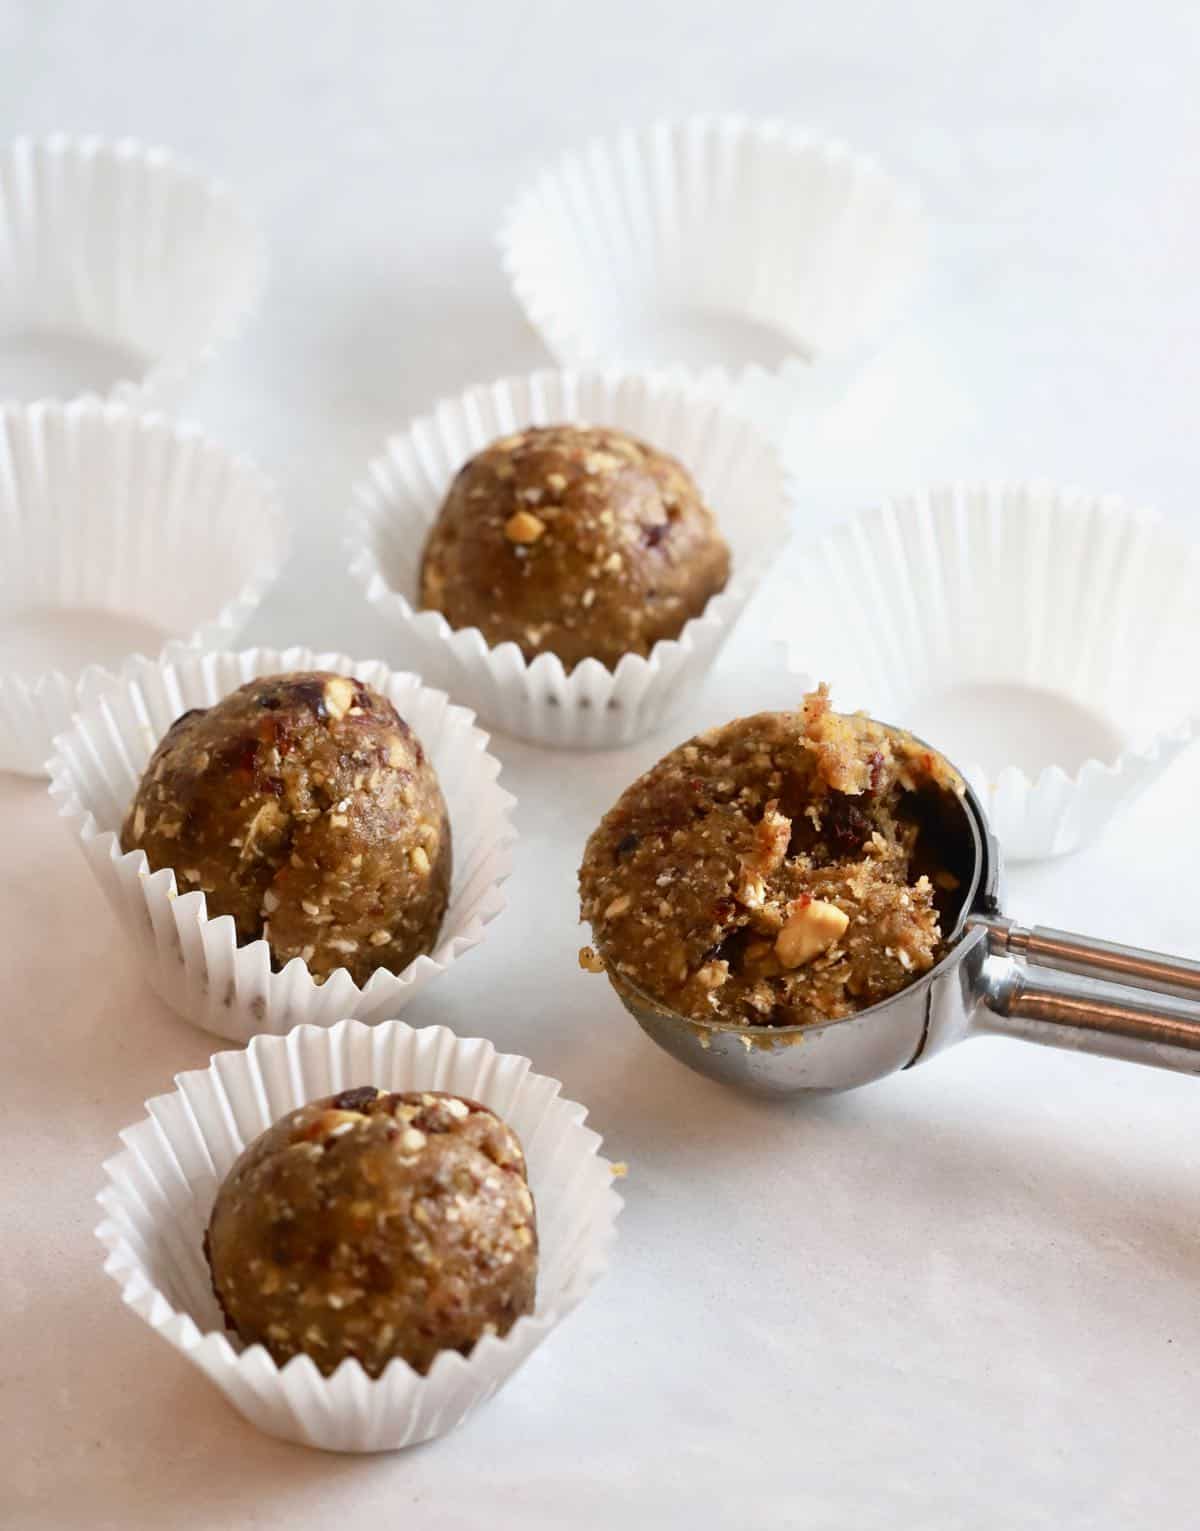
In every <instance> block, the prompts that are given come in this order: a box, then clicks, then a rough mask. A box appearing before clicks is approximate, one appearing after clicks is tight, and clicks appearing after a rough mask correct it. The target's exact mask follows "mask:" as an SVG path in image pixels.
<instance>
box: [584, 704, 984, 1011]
mask: <svg viewBox="0 0 1200 1531" xmlns="http://www.w3.org/2000/svg"><path fill="white" fill-rule="evenodd" d="M945 791H951V792H956V793H957V792H961V791H962V782H961V779H960V778H959V777H958V776H957V774H956V773H955V772H954V771H953V769H952V768H951V767H950V766H949V765H948V764H947V763H946V762H945V761H944V760H942V758H941V757H940V756H938V755H935V754H933V753H932V752H931V751H929V750H928V749H926V748H925V747H924V746H923V745H920V744H919V743H918V742H917V741H915V740H913V739H911V738H909V737H908V736H906V735H903V734H899V733H896V732H893V731H890V730H887V729H884V728H883V727H882V726H881V725H879V724H877V723H874V722H872V721H871V720H870V719H869V718H866V717H865V716H863V715H861V714H860V715H857V716H843V715H841V714H838V713H835V712H832V711H831V710H830V706H829V698H828V693H827V691H826V689H825V688H824V687H822V688H821V689H820V690H819V691H816V692H814V693H812V694H811V695H809V696H808V697H806V698H805V700H804V705H803V707H802V708H801V709H800V710H799V711H796V712H780V713H761V714H759V715H758V716H756V717H750V718H740V719H737V720H736V721H734V722H732V723H729V724H727V725H726V726H725V727H723V728H715V729H713V730H711V731H710V732H709V733H706V734H701V735H700V736H698V737H697V738H695V739H692V740H691V741H690V742H689V743H687V744H684V745H682V746H681V747H680V748H679V749H676V750H673V751H672V752H671V754H669V755H667V756H666V757H665V758H664V759H663V760H661V761H659V763H658V764H657V765H656V766H654V768H653V769H652V770H650V771H648V772H647V773H646V775H645V776H643V777H641V778H640V780H638V781H636V782H634V784H633V785H632V786H631V787H629V788H628V790H627V791H626V792H625V793H624V794H623V795H622V796H621V798H620V800H619V801H618V802H617V803H616V805H615V806H614V807H613V808H612V809H611V810H610V811H609V812H608V813H607V814H606V815H605V817H604V819H603V820H602V821H601V823H600V825H599V827H598V828H597V829H596V830H595V832H594V833H593V834H592V836H591V838H590V839H589V841H588V844H587V849H586V852H585V854H584V859H583V865H582V867H581V869H580V874H579V881H580V890H581V895H582V914H583V918H584V919H585V920H587V921H589V922H590V924H591V927H592V931H593V935H594V941H595V950H593V949H592V948H584V950H583V952H582V953H581V954H580V960H581V962H582V964H583V965H584V966H585V967H588V968H590V969H592V970H594V971H603V970H605V969H606V968H607V969H608V970H609V971H610V972H611V973H612V976H613V978H614V981H615V982H617V983H618V984H619V983H620V981H621V979H622V978H625V979H628V980H629V981H630V982H631V983H632V984H633V985H634V987H635V988H636V989H639V990H641V991H642V993H644V994H646V995H648V996H649V997H650V998H652V999H654V1000H656V1001H658V1002H660V1003H662V1004H664V1005H666V1006H668V1007H669V1008H670V1009H672V1010H675V1011H677V1012H679V1013H680V1014H683V1015H686V1016H689V1017H691V1018H694V1019H695V1020H698V1021H716V1022H723V1023H729V1024H740V1025H755V1026H796V1025H809V1024H813V1023H816V1022H820V1021H826V1020H835V1019H839V1018H841V1017H843V1016H847V1015H850V1014H852V1013H854V1012H855V1011H857V1010H862V1009H865V1008H866V1007H867V1006H868V1005H873V1004H875V1003H876V1002H877V1001H879V1000H882V999H886V998H887V997H888V996H889V995H892V994H895V993H896V992H897V991H898V990H900V989H902V988H903V987H904V986H905V985H906V984H908V983H910V982H911V981H912V980H913V979H914V978H915V977H917V976H918V975H919V974H921V973H924V972H926V971H928V969H929V968H930V967H932V966H933V964H934V962H935V961H936V960H937V959H938V957H939V955H940V948H941V927H940V919H939V913H938V908H937V904H936V899H937V895H938V890H939V888H940V889H942V890H943V891H944V890H946V889H949V888H952V887H953V886H955V885H956V879H955V877H954V876H953V874H951V873H950V872H949V871H948V870H947V869H946V868H945V867H944V866H939V865H937V864H932V865H929V866H922V867H920V868H918V866H917V864H916V863H917V861H918V859H920V858H919V856H918V849H919V848H918V838H919V835H920V815H919V813H918V812H917V807H918V805H919V803H920V801H921V798H922V795H923V794H926V793H929V792H945ZM922 855H923V852H922ZM935 884H936V886H935Z"/></svg>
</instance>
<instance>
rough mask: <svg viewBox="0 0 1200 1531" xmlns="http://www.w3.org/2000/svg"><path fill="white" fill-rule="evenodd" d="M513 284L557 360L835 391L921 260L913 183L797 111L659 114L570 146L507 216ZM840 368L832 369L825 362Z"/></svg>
mask: <svg viewBox="0 0 1200 1531" xmlns="http://www.w3.org/2000/svg"><path fill="white" fill-rule="evenodd" d="M499 242H500V249H501V256H502V259H503V263H504V266H505V269H506V271H507V273H508V276H509V280H510V282H511V284H512V288H513V292H514V293H515V295H516V297H517V299H518V301H519V302H520V304H521V305H522V307H523V308H524V310H525V312H526V314H527V316H528V317H529V320H530V322H531V323H532V324H533V326H534V327H535V328H536V329H537V331H538V333H539V334H540V335H541V337H542V339H543V341H544V342H545V344H546V345H547V346H548V348H549V349H550V351H551V353H552V354H553V356H554V357H555V359H556V360H557V361H558V362H559V363H560V364H561V365H563V366H570V367H595V366H606V365H615V364H621V365H629V366H664V365H671V364H674V363H680V364H683V365H685V366H688V367H691V368H694V369H697V370H701V371H705V370H706V371H709V372H710V373H711V372H713V371H715V372H717V373H719V374H722V375H724V376H725V377H726V378H728V379H729V381H730V382H731V383H734V384H737V383H741V382H745V381H748V380H752V379H753V377H754V375H755V374H760V375H761V374H762V373H763V372H764V371H765V372H766V373H768V374H770V375H771V376H773V377H777V378H779V379H782V380H784V381H786V384H787V389H786V391H787V392H788V393H789V394H794V396H795V398H796V400H797V401H798V402H800V401H803V402H809V403H811V402H814V401H819V400H821V399H823V398H824V397H825V396H826V395H827V394H831V395H833V396H836V393H837V391H838V390H839V389H840V387H841V386H842V384H843V383H844V380H845V376H846V375H848V372H847V363H848V361H849V360H850V359H852V358H854V357H855V355H856V354H857V353H860V352H861V351H862V350H863V349H864V348H865V347H866V346H867V345H868V344H869V343H870V342H872V341H873V340H874V339H876V338H877V337H878V336H879V334H880V333H881V332H882V331H883V330H884V329H885V328H886V326H887V325H888V324H889V322H890V321H891V320H892V319H893V317H894V316H895V314H896V313H897V311H898V310H899V308H900V307H901V304H902V301H903V298H904V296H905V294H906V293H907V292H908V290H909V288H910V287H911V285H912V283H913V280H914V278H915V275H916V273H917V271H918V270H919V268H920V265H921V263H922V260H923V255H924V247H925V238H924V231H923V224H922V220H921V215H920V210H919V206H918V202H917V199H916V197H915V196H914V195H913V194H912V193H911V192H910V191H908V190H907V189H905V188H903V187H901V186H899V185H898V184H897V183H896V182H895V181H894V180H893V179H892V178H891V176H889V175H888V174H887V173H886V172H885V171H884V170H883V169H881V168H880V166H879V165H878V164H876V162H875V161H874V160H872V159H869V158H867V157H866V156H864V155H861V154H856V153H854V152H852V151H851V150H850V149H848V148H847V147H846V146H845V145H844V144H840V143H833V142H822V141H820V140H818V139H815V138H813V137H811V136H810V135H809V134H807V133H805V132H803V131H802V130H800V129H799V128H796V127H793V126H790V125H789V124H787V123H784V122H780V121H776V120H770V121H759V120H753V119H747V118H744V117H737V116H698V117H689V118H686V119H684V120H682V121H675V122H672V121H659V122H656V123H654V124H653V125H652V126H650V127H649V128H646V129H645V130H643V131H632V130H630V131H627V132H625V133H623V134H621V135H620V136H619V137H617V138H615V139H612V140H608V141H603V140H598V141H595V142H593V143H591V144H590V145H588V147H587V148H585V149H584V150H582V151H581V152H578V153H572V154H568V155H566V156H564V157H563V158H562V159H561V160H560V161H559V162H558V163H557V164H556V165H555V166H553V167H552V168H550V169H548V170H546V171H544V172H543V173H542V174H541V175H540V176H538V177H537V179H536V180H534V181H533V182H532V183H531V184H530V185H529V186H527V187H526V188H525V189H524V190H522V191H521V192H520V193H519V194H518V195H517V197H516V198H515V200H514V202H513V203H512V205H511V207H510V208H509V209H508V212H507V214H506V215H505V218H504V220H503V224H502V227H501V230H500V235H499ZM830 374H832V377H831V376H830Z"/></svg>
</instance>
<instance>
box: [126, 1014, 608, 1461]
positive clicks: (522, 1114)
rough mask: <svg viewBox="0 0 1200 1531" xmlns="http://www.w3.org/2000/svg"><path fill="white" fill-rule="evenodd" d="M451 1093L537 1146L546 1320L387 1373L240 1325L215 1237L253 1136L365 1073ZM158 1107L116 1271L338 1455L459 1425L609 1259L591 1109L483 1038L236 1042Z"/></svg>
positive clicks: (263, 1407)
mask: <svg viewBox="0 0 1200 1531" xmlns="http://www.w3.org/2000/svg"><path fill="white" fill-rule="evenodd" d="M366 1084H371V1085H376V1086H378V1087H380V1088H381V1089H385V1090H448V1091H450V1092H452V1093H453V1094H456V1095H465V1096H469V1097H471V1098H472V1099H475V1100H478V1101H481V1102H482V1103H483V1104H484V1105H486V1106H489V1107H490V1108H491V1109H492V1110H493V1111H495V1112H496V1113H497V1114H498V1115H499V1116H501V1117H502V1118H503V1119H504V1120H505V1121H506V1122H507V1123H508V1125H509V1126H510V1127H512V1128H513V1129H514V1130H515V1131H516V1133H517V1135H518V1136H519V1137H520V1139H521V1142H522V1144H523V1146H524V1149H525V1154H526V1159H527V1162H528V1169H529V1184H530V1188H531V1190H532V1191H533V1196H534V1202H535V1205H536V1207H537V1219H538V1236H539V1242H540V1246H541V1248H540V1254H539V1270H538V1282H537V1296H536V1300H535V1306H534V1311H533V1313H532V1314H529V1315H527V1316H526V1317H524V1318H520V1319H518V1320H517V1322H516V1324H515V1325H514V1326H513V1328H512V1329H511V1330H510V1331H509V1332H508V1334H507V1335H506V1336H504V1338H503V1339H500V1338H497V1337H496V1336H495V1335H490V1336H486V1337H485V1338H484V1339H482V1340H480V1342H479V1343H478V1344H477V1345H476V1346H475V1348H474V1350H472V1352H471V1354H470V1355H469V1356H466V1357H464V1356H461V1355H459V1354H458V1353H457V1352H456V1351H447V1352H444V1353H443V1354H441V1355H440V1356H438V1357H437V1359H436V1360H435V1361H434V1364H433V1366H432V1367H431V1368H430V1370H429V1373H428V1375H426V1376H424V1377H421V1376H418V1374H417V1373H416V1372H414V1371H413V1370H412V1368H411V1367H410V1366H408V1365H407V1363H406V1362H404V1361H400V1360H396V1361H392V1362H391V1363H390V1364H389V1366H388V1367H387V1369H386V1370H385V1371H384V1373H383V1374H382V1376H380V1377H379V1378H377V1379H372V1378H370V1377H368V1376H367V1374H366V1373H365V1372H364V1371H363V1369H362V1367H361V1366H360V1365H359V1363H358V1362H357V1361H355V1360H347V1361H343V1362H342V1364H341V1366H339V1367H338V1369H337V1371H336V1372H335V1373H334V1374H333V1376H331V1377H324V1376H322V1374H321V1373H320V1371H319V1370H318V1369H317V1367H316V1366H315V1365H314V1363H313V1362H312V1360H311V1359H310V1358H309V1357H308V1356H295V1357H293V1358H292V1359H291V1360H290V1361H288V1362H287V1364H286V1365H285V1366H283V1367H279V1366H278V1365H276V1363H275V1362H274V1361H273V1360H272V1359H271V1357H270V1355H268V1353H267V1351H266V1350H265V1349H264V1348H263V1347H262V1346H261V1345H253V1346H250V1347H249V1348H248V1349H247V1348H243V1347H242V1345H241V1343H240V1341H239V1340H238V1339H237V1338H236V1336H234V1335H233V1334H231V1333H228V1332H227V1331H226V1330H225V1327H224V1323H223V1320H222V1316H221V1313H220V1310H219V1308H218V1306H217V1303H216V1299H215V1298H214V1296H213V1293H212V1288H211V1285H210V1282H209V1272H208V1265H207V1262H206V1260H205V1257H204V1250H203V1238H204V1230H205V1228H206V1226H207V1224H208V1218H209V1214H210V1212H211V1210H212V1205H213V1202H214V1200H215V1198H216V1194H217V1189H218V1187H219V1186H220V1184H221V1181H222V1180H223V1179H224V1177H225V1175H226V1174H227V1172H228V1171H229V1168H230V1166H231V1165H232V1164H233V1161H234V1160H235V1158H236V1157H237V1155H238V1154H239V1153H240V1152H241V1151H242V1149H243V1148H244V1147H245V1146H246V1144H247V1143H249V1142H250V1141H252V1140H253V1139H254V1138H255V1137H257V1136H258V1135H259V1133H261V1132H263V1131H265V1130H266V1128H267V1127H269V1126H270V1125H271V1123H272V1122H275V1121H277V1120H278V1119H279V1118H280V1117H281V1116H283V1115H285V1114H286V1113H287V1112H289V1111H292V1110H294V1109H295V1108H296V1107H297V1106H302V1105H304V1104H305V1103H306V1102H308V1101H310V1100H315V1099H318V1098H320V1097H321V1096H325V1095H332V1094H335V1093H337V1092H339V1091H341V1090H344V1089H348V1088H352V1087H354V1086H356V1085H366ZM176 1085H177V1086H178V1088H177V1089H176V1090H175V1091H174V1093H172V1094H170V1095H160V1096H158V1097H157V1098H156V1099H154V1100H151V1101H148V1102H147V1110H148V1111H149V1113H150V1115H149V1117H148V1118H146V1119H144V1120H142V1121H140V1122H138V1123H137V1124H136V1125H135V1126H132V1127H127V1128H126V1129H125V1131H124V1132H122V1133H121V1139H122V1142H123V1143H124V1144H125V1147H124V1150H123V1151H122V1152H121V1153H120V1154H118V1155H117V1156H116V1157H115V1158H114V1159H111V1160H110V1161H109V1162H108V1163H107V1164H106V1165H105V1170H106V1172H107V1177H108V1183H107V1185H106V1186H105V1188H104V1190H103V1191H102V1192H101V1193H100V1197H99V1200H100V1204H101V1206H102V1207H103V1208H104V1212H105V1220H104V1222H103V1223H101V1225H100V1227H99V1228H98V1229H97V1230H96V1231H97V1236H98V1237H99V1239H100V1241H101V1242H102V1243H103V1244H104V1246H105V1248H106V1249H107V1250H108V1251H109V1255H108V1259H107V1260H106V1262H105V1266H104V1268H105V1270H106V1271H107V1272H108V1274H109V1275H110V1276H112V1278H113V1280H114V1281H116V1282H117V1283H118V1285H119V1286H120V1287H121V1294H122V1296H123V1298H124V1300H125V1302H126V1303H127V1304H128V1306H129V1307H130V1308H132V1309H133V1311H134V1312H135V1313H137V1314H138V1315H139V1317H141V1318H143V1319H145V1321H146V1322H147V1323H148V1324H149V1325H150V1326H151V1328H152V1329H154V1330H155V1331H156V1333H158V1334H160V1335H161V1336H162V1337H163V1338H164V1339H165V1340H166V1341H167V1342H168V1343H169V1344H171V1345H172V1346H174V1348H175V1349H176V1350H178V1351H179V1352H180V1353H181V1354H182V1355H184V1356H186V1357H187V1359H188V1360H189V1361H191V1362H193V1363H194V1364H195V1365H196V1366H198V1367H199V1368H200V1370H201V1371H203V1372H204V1373H205V1375H206V1376H207V1377H209V1378H210V1379H211V1380H212V1381H213V1382H215V1383H216V1385H217V1387H219V1388H220V1389H221V1391H222V1392H223V1393H224V1394H225V1396H226V1398H228V1399H229V1401H230V1403H232V1404H233V1406H234V1408H236V1409H237V1410H238V1412H239V1413H241V1414H242V1415H244V1417H245V1418H246V1419H248V1420H249V1421H250V1423H251V1424H253V1425H257V1426H258V1428H259V1429H260V1430H263V1431H265V1432H266V1433H267V1434H268V1435H274V1436H278V1437H280V1438H282V1439H283V1440H288V1441H296V1442H299V1443H300V1444H302V1445H305V1446H318V1447H322V1448H324V1449H325V1450H327V1451H363V1452H365V1451H390V1450H394V1449H396V1448H397V1447H401V1446H411V1445H415V1444H416V1443H417V1442H418V1441H425V1440H429V1439H430V1438H431V1437H432V1436H436V1435H443V1434H445V1432H446V1431H448V1430H451V1429H453V1428H454V1426H455V1425H457V1424H458V1423H459V1422H460V1421H461V1420H462V1418H463V1417H464V1415H465V1414H467V1412H468V1411H469V1410H470V1409H472V1408H474V1407H475V1406H476V1405H477V1404H479V1403H482V1402H483V1401H484V1400H485V1399H487V1398H490V1397H491V1395H492V1394H493V1393H494V1392H496V1390H497V1389H498V1388H499V1387H501V1386H502V1385H503V1383H504V1382H506V1381H507V1380H508V1378H509V1377H511V1376H512V1374H513V1373H514V1372H515V1371H516V1370H517V1368H518V1367H519V1366H520V1365H521V1364H522V1362H524V1361H525V1360H526V1358H527V1357H528V1356H529V1355H530V1354H532V1352H533V1351H534V1350H535V1349H536V1347H537V1346H538V1345H539V1344H540V1343H541V1342H542V1340H544V1339H545V1338H546V1336H547V1335H548V1334H549V1333H550V1331H551V1330H552V1329H554V1328H555V1327H556V1326H557V1325H558V1324H559V1323H560V1322H561V1321H562V1319H564V1318H565V1317H566V1316H567V1314H568V1313H570V1312H571V1310H572V1309H573V1308H575V1307H576V1306H577V1305H578V1304H579V1303H580V1302H581V1301H582V1300H583V1298H584V1297H585V1296H586V1295H587V1293H588V1291H589V1290H590V1289H591V1287H592V1286H593V1285H594V1284H595V1283H596V1281H597V1280H598V1279H599V1277H600V1276H601V1274H602V1273H603V1271H604V1270H605V1268H606V1266H607V1263H608V1254H609V1249H610V1247H611V1245H612V1242H613V1240H614V1239H615V1237H616V1219H617V1215H618V1213H619V1212H620V1210H621V1198H620V1197H619V1196H618V1195H617V1193H616V1192H615V1191H614V1190H613V1187H612V1166H611V1165H610V1164H609V1162H608V1161H607V1160H606V1159H604V1158H601V1156H600V1154H599V1152H598V1150H599V1148H600V1138H599V1137H598V1136H597V1134H596V1133H594V1132H592V1131H591V1130H590V1129H589V1128H587V1127H585V1126H584V1125H583V1122H584V1117H585V1116H586V1114H587V1113H586V1111H585V1110H584V1108H583V1107H582V1106H578V1105H576V1104H575V1103H574V1102H573V1101H568V1100H564V1099H563V1098H562V1097H561V1095H560V1094H559V1091H560V1089H561V1086H560V1084H559V1082H558V1080H556V1079H550V1078H547V1077H546V1076H545V1075H542V1074H535V1073H533V1072H532V1071H531V1069H530V1065H529V1060H528V1059H527V1058H520V1057H516V1056H514V1055H512V1054H508V1053H498V1052H496V1050H495V1049H494V1048H493V1046H492V1044H491V1043H490V1042H486V1041H484V1040H482V1039H480V1038H475V1037H472V1038H460V1037H456V1036H455V1035H454V1033H453V1032H451V1031H448V1030H446V1028H445V1027H442V1026H430V1027H426V1028H425V1029H424V1030H421V1031H416V1030H414V1029H413V1028H412V1027H410V1026H406V1025H404V1024H403V1023H402V1022H400V1021H388V1022H386V1023H385V1024H383V1025H381V1026H378V1027H375V1028H370V1027H366V1026H363V1025H361V1024H359V1023H357V1022H355V1021H344V1022H342V1023H340V1024H339V1025H337V1026H335V1027H334V1028H333V1029H332V1030H328V1031H322V1030H319V1029H316V1028H314V1027H311V1026H301V1027H298V1028H297V1029H296V1030H295V1031H293V1032H290V1033H289V1034H288V1035H287V1036H286V1037H258V1038H256V1039H255V1041H254V1042H252V1043H251V1045H250V1047H249V1048H248V1049H247V1050H246V1051H245V1052H240V1053H218V1054H217V1055H216V1057H214V1059H213V1060H212V1063H211V1064H210V1065H209V1067H208V1068H207V1069H204V1070H197V1071H195V1072H193V1073H187V1074H180V1075H179V1076H178V1077H177V1079H176Z"/></svg>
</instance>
